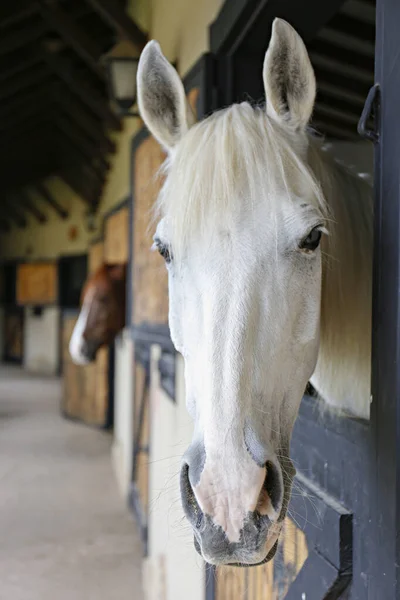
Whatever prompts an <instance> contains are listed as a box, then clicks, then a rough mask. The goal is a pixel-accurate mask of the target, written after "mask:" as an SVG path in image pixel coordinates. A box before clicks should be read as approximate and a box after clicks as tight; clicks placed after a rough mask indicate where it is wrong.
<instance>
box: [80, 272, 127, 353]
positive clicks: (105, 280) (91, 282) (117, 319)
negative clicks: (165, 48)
mask: <svg viewBox="0 0 400 600" xmlns="http://www.w3.org/2000/svg"><path fill="white" fill-rule="evenodd" d="M125 280H126V267H125V265H106V264H103V265H102V266H101V267H100V268H99V269H97V271H96V272H95V273H94V274H93V275H91V276H90V277H89V279H88V280H87V281H86V283H85V285H84V287H83V290H82V296H81V310H80V313H79V317H78V320H77V322H76V325H75V327H74V331H73V332H72V336H71V340H70V343H69V351H70V354H71V357H72V360H73V361H74V363H75V364H78V365H85V364H88V363H89V362H92V361H94V360H95V358H96V353H97V350H98V349H99V348H100V347H101V346H106V345H108V344H110V343H111V342H112V341H113V340H114V338H115V336H116V335H117V333H118V332H119V331H121V330H122V329H123V327H124V325H125Z"/></svg>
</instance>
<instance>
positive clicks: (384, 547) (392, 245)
mask: <svg viewBox="0 0 400 600" xmlns="http://www.w3.org/2000/svg"><path fill="white" fill-rule="evenodd" d="M399 23H400V4H399V2H395V1H394V0H377V4H376V42H375V83H376V84H378V85H379V87H380V110H379V112H378V115H380V119H379V122H378V123H377V124H376V125H377V129H378V135H379V139H378V143H377V144H376V145H375V228H374V243H375V248H374V282H373V318H372V397H373V402H372V407H371V438H370V465H371V472H370V489H371V492H372V494H371V553H370V565H369V573H370V590H369V593H370V596H369V597H370V598H385V599H387V600H391V599H392V598H393V599H394V598H399V597H400V580H399V569H400V535H399V533H400V337H399V333H400V331H399V329H400V170H399V161H398V158H399V156H400V119H399V110H398V95H399V91H400V63H399V52H400V39H399V32H398V24H399ZM374 551H375V552H374Z"/></svg>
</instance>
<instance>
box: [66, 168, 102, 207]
mask: <svg viewBox="0 0 400 600" xmlns="http://www.w3.org/2000/svg"><path fill="white" fill-rule="evenodd" d="M60 177H61V178H62V179H63V180H64V181H65V183H66V184H67V185H68V186H69V187H70V188H71V189H72V190H73V191H74V192H76V193H77V194H78V195H79V196H80V197H81V198H82V200H84V201H85V202H86V203H87V204H88V205H89V206H90V207H92V208H94V207H95V206H96V205H97V203H98V199H99V197H100V195H101V191H102V189H103V184H104V182H100V184H99V183H98V182H97V181H96V182H93V183H90V182H89V181H88V179H87V178H86V179H85V178H84V177H82V172H81V169H80V168H79V169H78V170H77V169H75V168H74V167H71V166H70V167H64V169H63V170H62V171H60Z"/></svg>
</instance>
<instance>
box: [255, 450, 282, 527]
mask: <svg viewBox="0 0 400 600" xmlns="http://www.w3.org/2000/svg"><path fill="white" fill-rule="evenodd" d="M265 468H266V470H267V474H266V476H265V479H264V483H263V487H262V489H261V492H260V495H259V498H258V502H257V507H256V511H257V512H258V513H260V514H261V515H268V516H270V515H271V514H272V511H273V512H275V513H278V512H279V511H280V508H281V505H282V494H283V489H282V482H281V477H280V473H279V469H278V468H277V467H276V466H275V465H274V464H273V463H272V462H270V461H268V462H267V463H266V464H265Z"/></svg>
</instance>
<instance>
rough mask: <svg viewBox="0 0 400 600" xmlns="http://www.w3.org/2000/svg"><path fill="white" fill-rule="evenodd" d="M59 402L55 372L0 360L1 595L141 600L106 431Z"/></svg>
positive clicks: (131, 535) (19, 599)
mask: <svg viewBox="0 0 400 600" xmlns="http://www.w3.org/2000/svg"><path fill="white" fill-rule="evenodd" d="M59 405H60V382H59V381H58V380H56V379H41V378H37V377H33V376H29V375H27V374H26V373H23V372H22V371H20V370H18V369H15V368H11V369H5V368H4V367H3V366H1V367H0V600H67V599H68V600H126V599H130V600H142V592H141V575H140V564H141V546H140V541H139V539H138V535H137V533H136V531H135V525H134V522H133V520H132V518H131V517H130V515H129V513H128V512H127V509H126V507H125V505H124V501H123V500H122V499H121V497H120V496H119V494H118V491H117V485H116V482H115V479H114V475H113V473H112V468H111V462H110V445H111V435H110V434H107V433H105V432H99V431H97V430H94V429H89V428H87V427H85V426H82V425H79V424H74V423H71V422H68V421H66V420H64V419H62V418H61V417H60V414H59Z"/></svg>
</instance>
